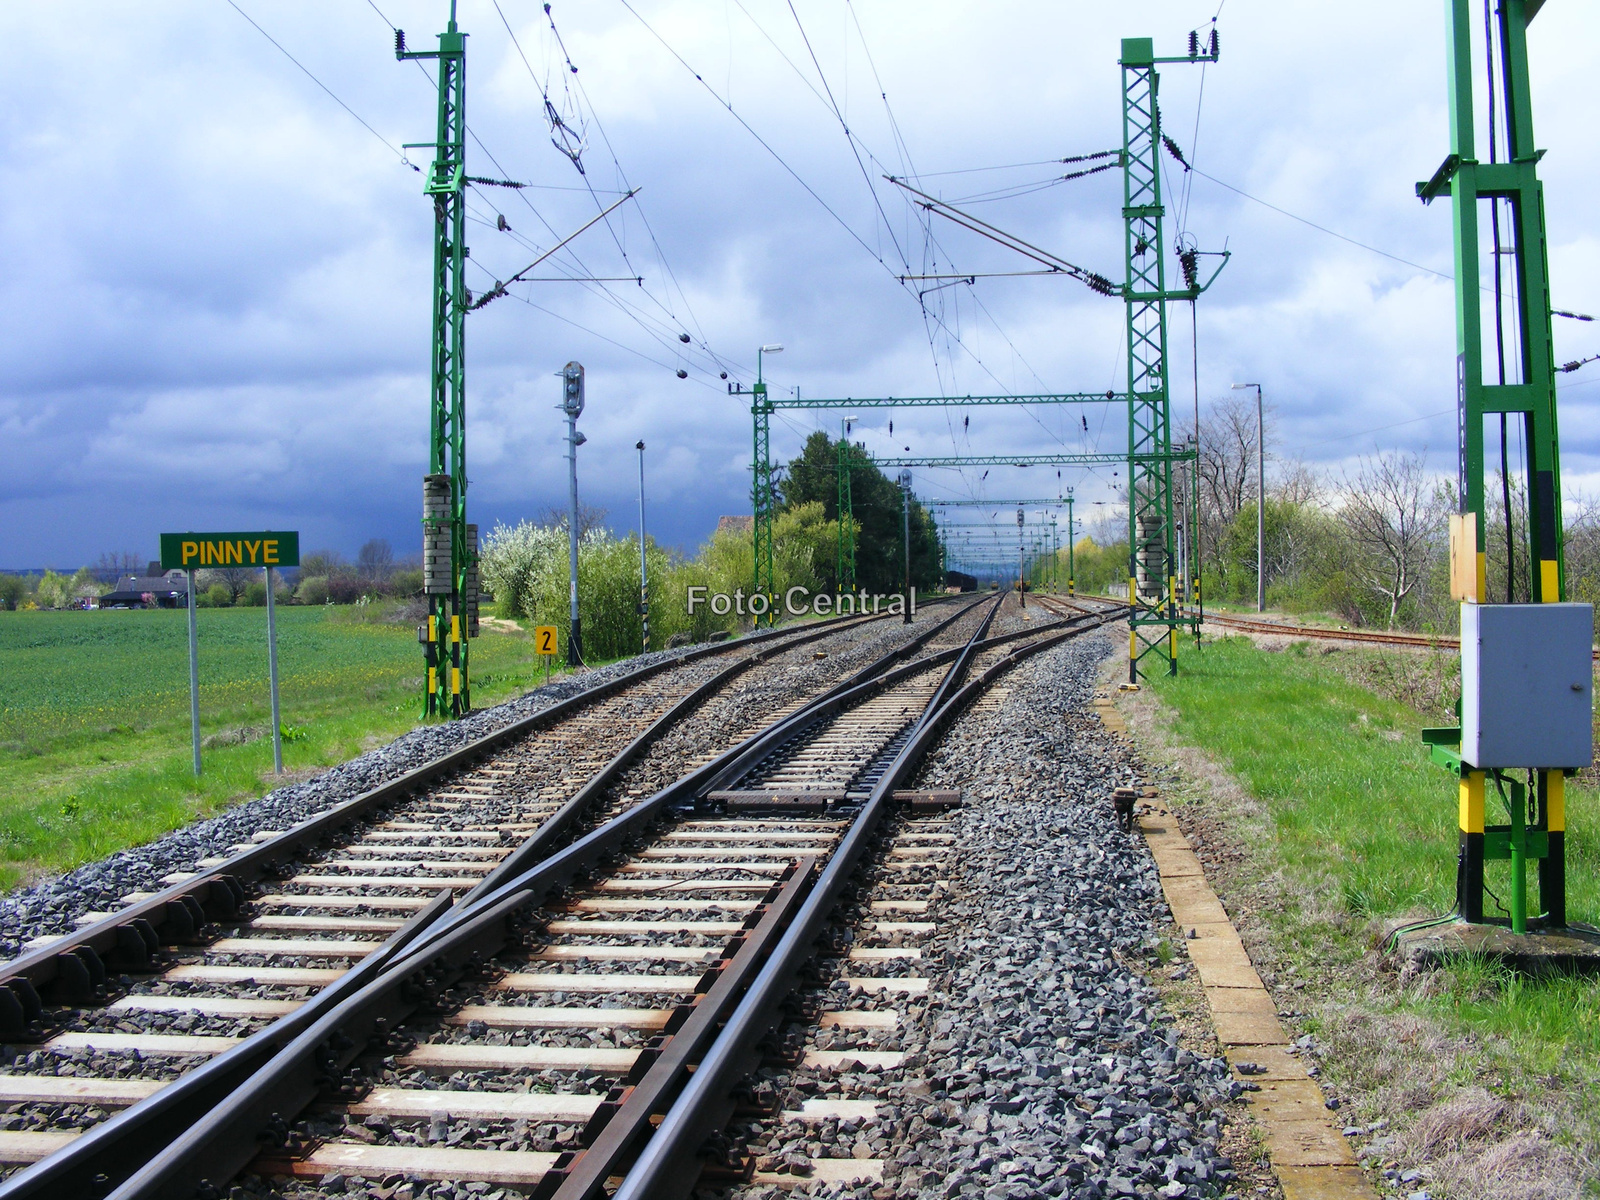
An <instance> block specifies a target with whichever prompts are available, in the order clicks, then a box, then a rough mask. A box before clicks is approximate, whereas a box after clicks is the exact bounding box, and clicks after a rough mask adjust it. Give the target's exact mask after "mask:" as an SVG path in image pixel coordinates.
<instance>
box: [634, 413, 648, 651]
mask: <svg viewBox="0 0 1600 1200" xmlns="http://www.w3.org/2000/svg"><path fill="white" fill-rule="evenodd" d="M633 448H634V449H635V450H637V451H638V452H639V622H640V624H641V625H642V626H643V627H644V636H643V639H642V644H643V646H644V650H645V653H647V654H648V653H649V652H650V575H649V568H648V566H647V565H646V563H645V553H644V442H642V441H639V442H635V443H634V444H633Z"/></svg>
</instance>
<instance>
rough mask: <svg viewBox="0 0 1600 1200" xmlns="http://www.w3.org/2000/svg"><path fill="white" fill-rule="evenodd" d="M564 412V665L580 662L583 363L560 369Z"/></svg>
mask: <svg viewBox="0 0 1600 1200" xmlns="http://www.w3.org/2000/svg"><path fill="white" fill-rule="evenodd" d="M558 407H559V408H560V409H561V411H562V412H564V413H566V414H567V482H568V492H569V497H570V501H571V505H570V508H569V511H568V513H567V570H568V572H569V574H570V576H571V579H570V587H569V591H568V600H569V603H568V611H567V666H569V667H577V666H581V665H583V646H582V638H583V634H582V630H581V628H580V625H579V622H578V447H579V446H581V445H583V443H584V442H586V441H588V440H589V439H588V438H586V437H584V436H583V434H581V433H579V432H578V416H579V414H581V413H582V412H583V367H582V365H581V364H579V363H575V362H569V363H568V364H567V365H566V366H565V367H563V368H562V369H561V404H560V405H559V406H558Z"/></svg>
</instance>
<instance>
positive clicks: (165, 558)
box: [161, 529, 300, 571]
mask: <svg viewBox="0 0 1600 1200" xmlns="http://www.w3.org/2000/svg"><path fill="white" fill-rule="evenodd" d="M299 565H300V534H299V533H298V532H287V533H286V532H282V531H274V530H270V529H269V530H265V531H263V532H260V533H163V534H162V535H161V569H162V570H163V571H170V570H172V569H173V568H174V567H177V568H179V569H181V570H184V571H195V570H202V569H204V568H206V567H298V566H299Z"/></svg>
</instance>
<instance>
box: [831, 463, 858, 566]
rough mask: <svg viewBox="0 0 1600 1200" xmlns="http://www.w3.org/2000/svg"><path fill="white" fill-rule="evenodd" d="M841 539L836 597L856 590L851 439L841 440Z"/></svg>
mask: <svg viewBox="0 0 1600 1200" xmlns="http://www.w3.org/2000/svg"><path fill="white" fill-rule="evenodd" d="M838 451H839V466H838V468H837V469H838V474H839V511H838V520H839V538H838V554H837V557H838V563H837V569H836V570H835V572H834V577H833V578H834V591H835V594H836V595H840V596H843V595H846V594H848V593H851V592H854V591H855V590H856V516H855V504H854V502H853V501H852V499H851V496H850V471H851V467H850V459H851V454H850V439H849V435H848V434H847V433H846V434H845V435H843V436H841V437H840V438H839V443H838Z"/></svg>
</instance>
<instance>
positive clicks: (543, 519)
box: [535, 500, 607, 537]
mask: <svg viewBox="0 0 1600 1200" xmlns="http://www.w3.org/2000/svg"><path fill="white" fill-rule="evenodd" d="M606 515H607V510H606V509H603V508H599V507H597V506H596V505H593V504H585V503H583V501H581V500H580V501H578V536H579V537H582V536H583V535H584V534H586V533H588V532H589V531H590V530H591V529H599V528H601V527H603V526H604V525H605V521H606ZM567 516H568V513H567V510H566V509H565V508H556V507H555V506H554V505H552V506H551V507H549V508H547V509H545V510H544V512H543V513H541V514H540V516H539V519H538V521H537V522H535V523H536V524H539V525H548V526H549V527H551V528H552V529H565V528H566V527H567Z"/></svg>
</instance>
